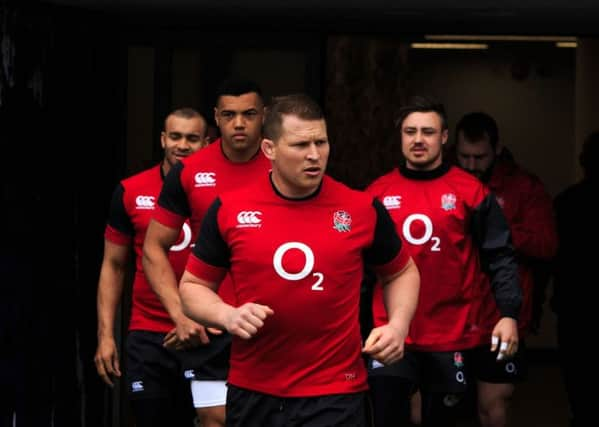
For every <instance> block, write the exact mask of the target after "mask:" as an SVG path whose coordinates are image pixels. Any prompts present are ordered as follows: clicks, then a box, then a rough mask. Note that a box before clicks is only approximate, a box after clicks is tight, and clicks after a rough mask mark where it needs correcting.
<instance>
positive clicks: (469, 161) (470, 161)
mask: <svg viewBox="0 0 599 427" xmlns="http://www.w3.org/2000/svg"><path fill="white" fill-rule="evenodd" d="M465 163H466V164H465V168H466V169H467V170H469V171H473V170H474V168H475V166H476V163H475V160H474V159H473V158H472V157H468V158H466V161H465Z"/></svg>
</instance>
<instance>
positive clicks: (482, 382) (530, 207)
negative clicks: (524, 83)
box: [455, 112, 557, 427]
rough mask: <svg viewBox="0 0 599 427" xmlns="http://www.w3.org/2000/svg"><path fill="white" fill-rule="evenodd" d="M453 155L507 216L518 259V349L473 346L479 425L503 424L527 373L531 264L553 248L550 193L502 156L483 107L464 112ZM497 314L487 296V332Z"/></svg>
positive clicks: (484, 322)
mask: <svg viewBox="0 0 599 427" xmlns="http://www.w3.org/2000/svg"><path fill="white" fill-rule="evenodd" d="M455 144H456V145H455V154H456V160H457V163H458V165H459V166H460V167H461V168H463V169H464V170H466V171H467V172H469V173H471V174H473V175H474V176H476V177H477V178H478V179H480V180H481V181H482V182H483V183H485V184H486V185H487V186H488V187H489V189H490V190H491V191H492V192H493V193H494V194H495V197H496V198H497V201H498V202H499V205H500V206H501V209H502V211H503V213H504V215H505V217H506V219H507V221H508V224H509V226H510V231H511V235H512V243H513V245H514V250H515V252H516V257H517V260H518V272H519V278H520V286H521V288H522V294H523V299H522V309H521V312H520V317H519V318H518V328H519V336H520V345H519V351H518V352H517V353H516V354H515V355H514V357H513V358H510V359H503V360H496V358H495V357H494V355H493V354H492V353H491V352H490V351H489V349H488V347H487V346H483V347H481V348H479V349H478V350H477V351H476V356H475V360H476V369H475V376H476V379H477V402H478V415H479V419H480V422H481V424H482V426H483V427H505V426H507V425H508V424H509V423H508V420H509V407H510V402H511V397H512V395H513V393H514V388H515V384H516V383H517V382H521V381H523V380H524V379H525V378H526V372H527V360H526V351H525V350H526V349H525V346H524V339H525V337H526V336H527V335H528V334H529V333H530V328H531V319H532V313H533V294H534V291H533V289H534V287H535V286H540V284H535V283H534V277H535V276H534V272H535V268H536V267H537V266H538V265H540V264H539V262H540V261H549V260H550V259H551V258H552V257H554V256H555V254H556V251H557V233H556V227H555V221H554V217H553V208H552V200H551V196H549V194H547V192H546V191H545V189H544V187H543V184H542V183H541V181H540V180H539V179H538V178H537V177H536V176H534V175H532V174H530V173H529V172H526V171H524V170H523V169H522V168H521V167H519V166H518V165H517V164H516V162H515V161H514V160H504V159H501V158H500V153H501V151H502V150H503V149H504V148H503V146H502V145H501V144H500V141H499V131H498V127H497V123H496V122H495V120H494V119H493V118H492V117H491V116H490V115H488V114H486V113H484V112H472V113H468V114H466V115H464V116H463V117H462V118H461V119H460V121H459V122H458V124H457V126H456V143H455ZM498 319H499V312H498V310H497V306H496V304H495V302H494V301H493V299H492V298H489V299H488V300H487V301H486V302H485V303H484V304H483V306H482V310H481V324H482V325H483V329H484V330H486V332H487V333H488V335H489V338H490V337H491V332H492V329H493V325H494V324H495V322H497V320H498Z"/></svg>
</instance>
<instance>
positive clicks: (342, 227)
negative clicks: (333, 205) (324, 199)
mask: <svg viewBox="0 0 599 427" xmlns="http://www.w3.org/2000/svg"><path fill="white" fill-rule="evenodd" d="M333 228H334V229H335V230H337V231H338V232H340V233H346V232H348V231H350V230H351V215H350V214H348V213H347V212H345V211H337V212H335V213H334V214H333Z"/></svg>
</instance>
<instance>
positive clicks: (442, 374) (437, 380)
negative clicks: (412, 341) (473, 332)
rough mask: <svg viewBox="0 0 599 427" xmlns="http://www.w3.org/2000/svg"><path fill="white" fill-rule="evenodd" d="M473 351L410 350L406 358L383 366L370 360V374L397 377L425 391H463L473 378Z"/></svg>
mask: <svg viewBox="0 0 599 427" xmlns="http://www.w3.org/2000/svg"><path fill="white" fill-rule="evenodd" d="M470 357H471V356H470V354H469V350H466V351H445V352H423V351H406V353H405V355H404V357H403V359H401V360H400V361H399V362H396V363H394V364H392V365H386V366H383V365H381V364H380V363H378V362H376V361H375V360H370V361H369V362H368V376H369V377H375V376H397V377H401V378H404V379H406V380H408V381H410V382H412V383H413V384H415V385H417V386H418V387H419V388H421V389H423V390H428V391H431V392H443V393H463V392H465V391H466V389H467V387H468V383H469V382H470V380H471V369H470V368H471V367H470V366H469V365H470V364H471V363H472V362H471V360H470Z"/></svg>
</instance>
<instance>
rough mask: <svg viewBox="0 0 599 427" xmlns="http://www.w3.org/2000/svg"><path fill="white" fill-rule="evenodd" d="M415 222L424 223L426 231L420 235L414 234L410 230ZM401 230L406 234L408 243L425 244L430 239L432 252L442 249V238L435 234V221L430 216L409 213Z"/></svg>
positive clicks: (405, 237)
mask: <svg viewBox="0 0 599 427" xmlns="http://www.w3.org/2000/svg"><path fill="white" fill-rule="evenodd" d="M415 222H420V223H422V226H423V227H424V233H423V234H422V236H420V237H418V236H414V235H412V231H411V230H410V227H411V226H412V224H413V223H415ZM401 232H402V234H403V236H404V239H406V241H407V242H408V243H410V244H412V245H414V246H418V245H424V244H425V243H427V242H429V241H430V242H431V248H430V250H431V252H439V251H441V239H440V238H438V237H437V236H433V222H432V221H431V219H430V218H429V217H428V216H426V215H424V214H419V213H415V214H412V215H409V216H408V217H407V218H406V219H405V221H404V223H403V226H402V228H401Z"/></svg>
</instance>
